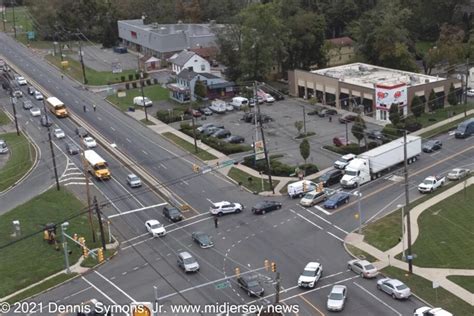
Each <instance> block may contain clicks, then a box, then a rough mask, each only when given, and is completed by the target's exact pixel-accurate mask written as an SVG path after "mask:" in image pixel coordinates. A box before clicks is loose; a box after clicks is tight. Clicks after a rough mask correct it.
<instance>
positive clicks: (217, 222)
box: [214, 216, 219, 228]
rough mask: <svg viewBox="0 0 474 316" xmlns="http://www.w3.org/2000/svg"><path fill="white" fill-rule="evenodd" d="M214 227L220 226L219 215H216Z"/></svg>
mask: <svg viewBox="0 0 474 316" xmlns="http://www.w3.org/2000/svg"><path fill="white" fill-rule="evenodd" d="M214 227H215V228H217V227H219V219H218V218H217V216H214Z"/></svg>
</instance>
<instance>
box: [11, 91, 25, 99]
mask: <svg viewBox="0 0 474 316" xmlns="http://www.w3.org/2000/svg"><path fill="white" fill-rule="evenodd" d="M12 96H13V97H15V98H22V97H23V92H21V91H20V90H15V91H13V92H12Z"/></svg>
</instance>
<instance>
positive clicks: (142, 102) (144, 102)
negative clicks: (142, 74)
mask: <svg viewBox="0 0 474 316" xmlns="http://www.w3.org/2000/svg"><path fill="white" fill-rule="evenodd" d="M133 104H134V105H138V106H145V107H149V106H152V105H153V102H152V101H151V100H150V99H148V98H147V97H134V98H133Z"/></svg>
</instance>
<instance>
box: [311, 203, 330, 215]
mask: <svg viewBox="0 0 474 316" xmlns="http://www.w3.org/2000/svg"><path fill="white" fill-rule="evenodd" d="M314 207H315V208H316V209H317V210H319V211H321V212H323V213H324V214H326V215H332V213H331V212H328V211H326V210H325V209H323V208H322V207H321V206H317V205H315V206H314Z"/></svg>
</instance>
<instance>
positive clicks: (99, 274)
mask: <svg viewBox="0 0 474 316" xmlns="http://www.w3.org/2000/svg"><path fill="white" fill-rule="evenodd" d="M94 273H95V274H97V275H98V276H100V277H101V278H102V279H104V280H105V281H106V282H108V283H109V284H110V285H112V286H113V287H114V288H116V289H117V290H118V291H119V292H120V293H122V294H123V295H125V296H126V297H127V298H128V299H130V300H131V301H132V302H134V303H135V302H136V301H135V300H134V299H133V298H132V297H131V296H130V295H128V294H127V293H125V291H124V290H122V289H121V288H119V287H118V286H117V285H116V284H115V283H114V282H112V281H110V280H109V279H107V278H106V277H105V276H103V275H102V274H101V273H99V272H97V271H94Z"/></svg>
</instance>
